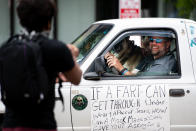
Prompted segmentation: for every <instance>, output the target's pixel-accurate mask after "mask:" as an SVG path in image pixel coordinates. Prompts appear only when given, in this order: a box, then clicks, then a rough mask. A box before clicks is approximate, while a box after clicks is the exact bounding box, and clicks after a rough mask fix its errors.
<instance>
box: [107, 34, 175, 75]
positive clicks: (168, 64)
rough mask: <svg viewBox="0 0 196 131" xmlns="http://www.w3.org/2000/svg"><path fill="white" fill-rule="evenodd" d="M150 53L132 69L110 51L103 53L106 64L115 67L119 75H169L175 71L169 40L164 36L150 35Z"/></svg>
mask: <svg viewBox="0 0 196 131" xmlns="http://www.w3.org/2000/svg"><path fill="white" fill-rule="evenodd" d="M149 41H150V43H149V49H150V52H151V55H149V56H147V57H145V58H144V59H143V60H142V61H141V62H140V63H139V64H138V65H137V66H136V68H135V69H134V70H133V71H131V72H130V71H129V70H127V69H126V68H124V67H123V65H122V64H121V63H120V62H119V60H118V59H117V58H116V57H115V56H114V55H113V54H111V53H107V54H106V55H105V59H106V61H107V64H108V66H109V67H110V68H111V67H115V68H116V69H117V70H118V71H119V74H121V75H143V76H146V75H169V74H170V73H172V72H176V64H177V63H176V60H175V57H174V55H173V54H172V53H170V45H171V40H170V39H169V38H166V37H160V36H152V37H150V38H149Z"/></svg>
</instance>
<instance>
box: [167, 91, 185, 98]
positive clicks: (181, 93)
mask: <svg viewBox="0 0 196 131" xmlns="http://www.w3.org/2000/svg"><path fill="white" fill-rule="evenodd" d="M169 95H170V96H174V97H181V96H184V95H185V91H184V89H170V90H169Z"/></svg>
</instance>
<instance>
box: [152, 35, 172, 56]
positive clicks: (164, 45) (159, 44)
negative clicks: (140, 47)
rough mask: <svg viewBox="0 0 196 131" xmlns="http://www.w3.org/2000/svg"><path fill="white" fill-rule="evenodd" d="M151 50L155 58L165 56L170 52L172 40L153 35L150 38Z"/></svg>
mask: <svg viewBox="0 0 196 131" xmlns="http://www.w3.org/2000/svg"><path fill="white" fill-rule="evenodd" d="M149 46H150V50H151V54H152V55H153V57H154V59H157V58H159V57H161V56H164V55H165V54H166V53H167V52H168V48H169V47H170V42H169V41H168V40H167V39H165V38H164V37H159V36H153V37H151V38H150V45H149Z"/></svg>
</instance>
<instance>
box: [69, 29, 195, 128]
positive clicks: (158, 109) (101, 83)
mask: <svg viewBox="0 0 196 131" xmlns="http://www.w3.org/2000/svg"><path fill="white" fill-rule="evenodd" d="M183 30H184V31H185V27H184V26H183V27H182V28H179V29H177V30H175V31H174V30H168V29H162V28H161V29H157V30H155V29H153V30H150V29H148V30H146V29H144V30H141V29H140V30H138V31H137V30H130V31H126V32H123V33H122V34H121V35H119V36H118V37H117V38H115V40H114V41H113V42H111V43H110V44H109V45H108V46H107V47H105V48H104V49H103V50H102V51H101V52H99V53H97V52H93V53H92V54H91V55H90V56H89V58H88V60H86V61H85V62H84V63H83V65H82V68H84V69H86V70H84V76H83V78H84V79H83V80H82V82H81V84H80V86H72V87H71V88H72V89H71V99H70V100H71V103H72V105H71V115H72V123H73V129H74V130H75V131H82V130H88V131H90V130H92V131H98V130H99V131H105V130H112V131H125V130H139V131H149V130H153V131H169V130H171V131H194V130H196V123H195V121H196V116H195V115H194V114H195V113H194V112H195V110H196V104H195V103H194V99H193V98H195V96H196V93H195V92H196V90H195V88H194V85H193V83H194V82H195V80H194V76H193V73H191V72H192V64H191V58H190V57H188V58H187V55H186V52H189V47H188V45H186V44H185V43H186V42H187V40H188V39H187V37H186V34H184V35H183V36H180V35H177V34H180V33H186V32H182V31H183ZM157 35H159V36H160V35H161V37H168V38H169V39H171V46H170V53H173V54H174V56H175V59H176V62H177V66H176V70H175V71H171V72H170V73H168V74H167V75H166V74H160V72H159V73H157V72H154V73H153V74H145V75H139V76H137V75H136V76H125V75H122V74H119V72H118V71H116V70H115V69H113V68H108V67H107V63H105V59H104V56H105V54H106V53H107V52H110V53H113V55H115V56H116V57H119V59H120V54H122V55H123V54H124V56H121V60H122V61H123V62H124V63H123V66H124V67H125V68H127V69H128V70H129V71H130V70H133V69H135V68H136V67H137V65H138V64H139V63H140V62H139V61H140V60H141V59H142V57H140V55H141V54H139V53H138V52H137V51H139V49H141V48H143V49H145V50H143V51H144V52H146V53H148V43H149V41H148V40H149V38H150V36H157ZM127 37H129V39H128V40H129V42H128V43H129V45H128V46H127V48H126V50H124V52H123V53H120V51H122V50H123V46H120V45H118V43H121V44H123V43H124V42H123V41H124V39H127ZM157 42H158V41H157ZM100 44H101V43H100ZM127 49H128V50H127ZM130 50H135V55H133V54H132V53H130V52H129V51H130ZM115 51H116V52H115ZM144 52H143V53H144ZM117 53H119V54H117ZM126 53H128V54H126ZM97 54H98V55H97ZM128 55H132V59H129V60H128V58H129V57H128V58H127V56H128ZM136 55H137V56H136ZM143 55H144V54H143ZM146 55H147V54H146ZM95 56H97V57H96V58H95ZM134 56H135V57H134ZM184 58H186V60H185V59H184ZM89 63H90V64H89ZM133 63H134V64H133ZM86 65H88V67H85V66H86ZM190 83H191V84H190ZM190 103H191V104H190ZM182 118H183V119H182Z"/></svg>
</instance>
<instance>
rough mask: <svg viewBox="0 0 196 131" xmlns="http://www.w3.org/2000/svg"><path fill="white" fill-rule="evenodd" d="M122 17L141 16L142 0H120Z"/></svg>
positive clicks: (120, 15)
mask: <svg viewBox="0 0 196 131" xmlns="http://www.w3.org/2000/svg"><path fill="white" fill-rule="evenodd" d="M119 17H120V18H140V17H141V0H119Z"/></svg>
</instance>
